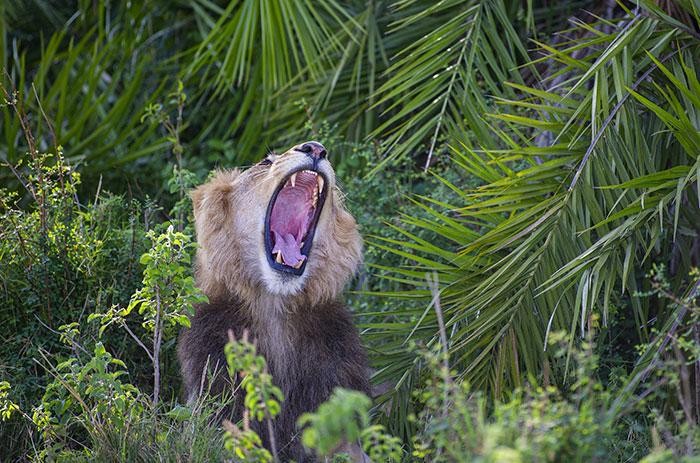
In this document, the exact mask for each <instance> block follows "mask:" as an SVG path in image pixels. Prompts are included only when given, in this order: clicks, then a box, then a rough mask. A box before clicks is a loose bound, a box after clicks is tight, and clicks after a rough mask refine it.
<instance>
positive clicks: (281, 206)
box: [270, 185, 313, 267]
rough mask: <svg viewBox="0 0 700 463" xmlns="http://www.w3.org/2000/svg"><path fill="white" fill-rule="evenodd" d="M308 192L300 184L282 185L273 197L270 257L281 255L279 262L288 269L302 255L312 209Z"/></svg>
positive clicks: (296, 262) (302, 257) (295, 263)
mask: <svg viewBox="0 0 700 463" xmlns="http://www.w3.org/2000/svg"><path fill="white" fill-rule="evenodd" d="M307 190H308V189H307V188H305V187H304V185H297V186H296V187H292V186H285V187H284V188H282V190H280V192H279V194H278V195H277V199H276V201H275V204H274V206H273V207H272V213H271V214H270V231H271V232H272V238H273V240H274V241H273V248H272V254H273V255H276V254H277V253H278V252H281V253H282V261H283V262H284V264H285V265H289V266H291V267H296V266H298V265H299V264H300V263H301V262H302V261H303V260H304V259H306V256H305V255H303V254H302V253H301V244H302V240H303V238H304V236H305V235H306V232H307V231H308V227H309V221H310V218H311V213H312V211H313V207H312V205H311V200H310V195H309V193H308V191H307Z"/></svg>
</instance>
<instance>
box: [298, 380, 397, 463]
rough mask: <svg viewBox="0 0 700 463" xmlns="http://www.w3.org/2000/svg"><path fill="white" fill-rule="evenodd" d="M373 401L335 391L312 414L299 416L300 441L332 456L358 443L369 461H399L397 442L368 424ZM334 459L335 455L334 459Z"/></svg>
mask: <svg viewBox="0 0 700 463" xmlns="http://www.w3.org/2000/svg"><path fill="white" fill-rule="evenodd" d="M371 406H372V401H371V400H370V398H369V397H367V396H366V395H364V394H363V393H361V392H357V391H350V390H347V389H341V388H337V389H335V390H334V391H333V394H332V395H331V397H330V398H329V399H328V401H327V402H325V403H323V404H321V405H320V406H319V407H318V410H316V411H315V412H314V413H305V414H303V415H302V416H301V417H299V427H301V428H303V431H302V436H301V438H302V442H303V444H304V446H305V447H307V448H309V449H313V450H315V451H316V452H317V453H318V454H319V455H332V454H333V453H334V452H335V451H338V449H339V448H341V451H342V449H343V447H342V446H344V445H347V444H348V443H354V442H358V443H361V446H362V448H363V449H364V450H365V452H367V454H368V456H369V458H370V459H371V461H401V457H402V455H403V452H402V450H401V441H400V439H398V438H396V437H394V436H391V435H389V434H387V433H386V432H385V430H384V427H383V426H381V425H376V424H375V425H371V424H370V416H369V409H370V407H371ZM336 458H337V456H336Z"/></svg>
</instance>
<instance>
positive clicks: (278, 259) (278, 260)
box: [275, 251, 282, 264]
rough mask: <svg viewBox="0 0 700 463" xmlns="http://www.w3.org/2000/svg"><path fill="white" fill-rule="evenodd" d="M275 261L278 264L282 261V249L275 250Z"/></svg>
mask: <svg viewBox="0 0 700 463" xmlns="http://www.w3.org/2000/svg"><path fill="white" fill-rule="evenodd" d="M275 262H277V263H278V264H281V263H282V251H277V257H275Z"/></svg>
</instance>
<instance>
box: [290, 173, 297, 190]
mask: <svg viewBox="0 0 700 463" xmlns="http://www.w3.org/2000/svg"><path fill="white" fill-rule="evenodd" d="M289 181H290V182H291V183H292V187H294V184H295V183H296V181H297V173H296V172H294V173H293V174H292V176H291V177H289Z"/></svg>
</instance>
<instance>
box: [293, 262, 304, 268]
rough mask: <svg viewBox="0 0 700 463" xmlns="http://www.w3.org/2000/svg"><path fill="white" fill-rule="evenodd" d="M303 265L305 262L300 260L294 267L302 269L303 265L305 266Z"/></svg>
mask: <svg viewBox="0 0 700 463" xmlns="http://www.w3.org/2000/svg"><path fill="white" fill-rule="evenodd" d="M303 263H304V261H303V260H300V261H299V262H297V264H296V265H295V266H294V268H300V267H301V264H303Z"/></svg>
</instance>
